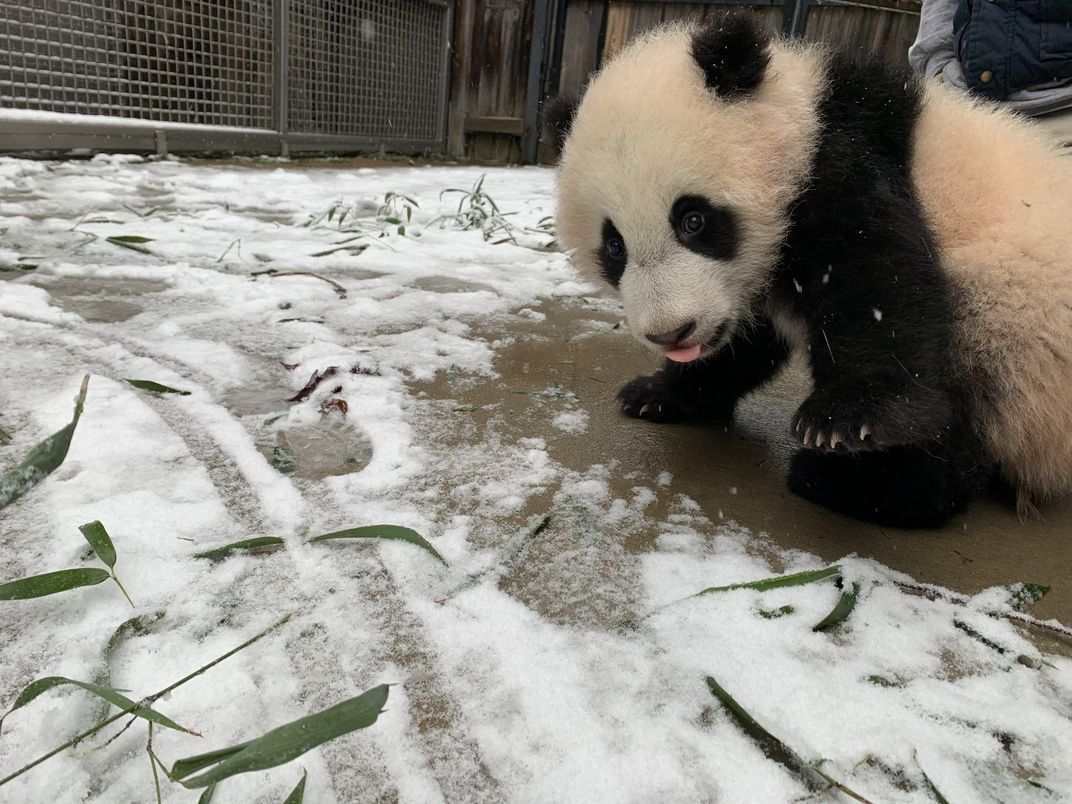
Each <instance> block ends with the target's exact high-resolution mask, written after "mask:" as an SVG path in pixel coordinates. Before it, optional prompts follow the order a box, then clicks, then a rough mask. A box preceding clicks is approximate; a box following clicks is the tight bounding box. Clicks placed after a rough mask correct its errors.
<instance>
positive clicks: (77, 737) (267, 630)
mask: <svg viewBox="0 0 1072 804" xmlns="http://www.w3.org/2000/svg"><path fill="white" fill-rule="evenodd" d="M292 616H293V615H292V614H286V615H285V616H283V617H282V618H281V619H280V620H277V621H276V622H275V623H273V624H272V625H270V626H268V627H267V628H265V629H264V630H263V631H261V632H260V633H259V634H257V635H255V636H253V637H250V638H249V639H247V640H246V641H245V642H243V643H242V644H241V645H238V646H237V647H234V648H231V649H230V650H229V651H227V652H226V653H224V654H223V655H222V656H217V657H216V658H215V659H213V660H212V661H211V662H209V663H208V664H204V665H201V667H199V668H197V669H196V670H194V671H193V672H192V673H188V674H186V675H185V676H183V677H182V678H180V679H179V680H178V681H175V682H173V683H171V684H168V685H167V686H166V687H164V688H163V689H162V690H160V691H158V692H155V693H153V694H152V695H150V696H149V697H147V698H145V700H146V701H148V702H153V701H156V700H157V699H158V698H162V697H164V696H165V695H167V694H168V693H169V692H171V691H173V690H176V689H178V688H179V687H181V686H182V685H183V684H185V683H186V682H188V681H191V680H193V679H195V678H197V677H198V676H200V675H203V674H204V673H206V672H208V671H209V670H211V669H212V668H213V667H215V666H216V665H218V664H219V663H220V662H222V661H224V660H226V659H229V658H230V657H232V656H234V655H235V654H236V653H238V652H239V651H242V650H245V649H246V648H248V647H249V646H250V645H252V644H253V643H254V642H257V641H259V640H261V639H264V638H265V637H266V636H268V634H270V633H272V631H275V630H276V629H277V628H281V627H282V626H284V625H286V624H287V623H288V622H290V618H291V617H292ZM137 707H138V704H136V703H134V702H131V705H130V706H127V707H124V708H123V710H122V711H120V712H117V713H116V714H114V715H112V716H111V717H108V718H105V719H104V720H102V721H100V722H99V723H97V724H95V725H93V726H91V727H90V728H88V729H86V730H85V731H83V732H81V733H80V734H76V735H75V736H74V737H72V738H71V739H69V740H68V741H67V742H65V743H64V744H63V745H60V746H57V747H56V748H53V749H52V750H51V751H49V752H48V753H46V754H42V755H41V756H39V757H38V758H37V759H35V760H33V761H32V762H29V763H27V764H26V765H23V766H22V767H21V768H19V769H18V770H16V771H14V772H12V773H9V774H8V775H7V776H5V777H4V778H2V779H0V787H3V786H4V785H5V784H7V783H8V782H10V781H13V780H15V779H18V778H19V777H20V776H22V775H23V774H24V773H29V772H30V771H31V770H33V769H34V768H36V767H37V766H38V765H40V764H41V763H43V762H46V761H48V760H49V759H51V758H52V757H54V756H56V754H59V753H61V752H63V751H66V750H67V749H68V748H70V747H71V746H74V745H78V743H80V742H82V740H84V739H86V738H87V737H91V736H93V735H94V734H96V733H97V732H98V731H100V730H101V729H103V728H104V727H105V726H108V725H110V724H112V723H115V721H117V720H119V718H121V717H124V716H126V715H128V714H130V713H132V712H133V711H134V709H136V708H137Z"/></svg>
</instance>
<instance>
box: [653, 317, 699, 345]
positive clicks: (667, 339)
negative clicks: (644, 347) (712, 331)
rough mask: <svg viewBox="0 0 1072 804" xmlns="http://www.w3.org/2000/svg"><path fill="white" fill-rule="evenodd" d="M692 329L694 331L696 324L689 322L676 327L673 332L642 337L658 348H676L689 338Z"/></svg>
mask: <svg viewBox="0 0 1072 804" xmlns="http://www.w3.org/2000/svg"><path fill="white" fill-rule="evenodd" d="M694 329H696V322H695V321H690V322H688V323H687V324H684V325H682V326H680V327H678V328H677V329H675V330H674V331H673V332H664V333H662V334H661V335H652V334H651V333H650V332H649V333H648V334H646V335H645V336H644V337H645V338H647V339H648V340H649V341H651V342H652V343H656V344H658V345H659V346H677V345H678V344H679V343H681V342H682V341H683V340H685V338H687V337H689V335H691V334H692V331H693V330H694Z"/></svg>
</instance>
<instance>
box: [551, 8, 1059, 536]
mask: <svg viewBox="0 0 1072 804" xmlns="http://www.w3.org/2000/svg"><path fill="white" fill-rule="evenodd" d="M552 126H553V127H554V130H555V131H556V132H557V134H558V135H559V140H560V145H561V148H562V150H561V154H560V159H559V165H558V172H557V182H558V214H557V218H556V220H557V224H558V231H559V237H560V241H561V243H562V244H563V246H564V248H565V249H566V250H567V251H568V252H569V253H570V254H571V255H572V259H573V261H574V263H575V264H576V265H578V266H579V267H580V269H581V270H582V271H583V272H585V273H587V274H588V275H590V276H591V277H593V278H594V277H601V278H602V279H604V280H606V281H607V282H609V283H610V284H611V285H613V286H614V287H615V288H617V289H618V290H619V291H620V292H621V297H622V300H623V303H624V307H625V311H626V314H627V318H628V321H629V325H630V328H631V329H632V330H633V332H634V334H635V335H636V336H637V337H638V338H639V339H640V340H641V342H643V343H645V344H647V345H649V346H650V347H652V348H653V349H655V350H657V351H659V352H661V353H663V354H664V355H665V357H666V358H667V361H666V366H665V368H664V369H663V370H662V371H659V372H658V373H656V374H654V375H651V376H646V377H639V378H637V379H635V380H633V381H632V382H630V383H628V384H626V385H625V386H624V387H623V388H622V390H621V392H620V393H619V396H618V398H619V400H620V402H621V404H622V407H623V409H624V410H625V412H626V413H628V414H629V415H631V416H634V417H638V418H642V419H648V420H651V421H677V420H683V419H705V418H709V419H718V418H726V417H728V416H731V415H732V412H733V409H734V406H735V404H736V402H737V400H738V399H739V398H740V397H741V396H742V395H744V394H747V393H748V392H750V391H752V390H754V389H756V388H758V387H759V386H761V385H762V384H763V383H765V382H766V381H767V380H768V379H770V378H771V377H772V376H773V375H774V374H775V373H776V372H777V371H778V370H779V368H780V367H781V366H782V365H783V364H784V363H785V361H786V359H787V357H788V356H789V354H790V351H791V349H794V348H797V349H806V350H807V353H808V361H809V364H810V369H811V375H812V380H813V387H812V391H811V395H810V396H809V397H808V398H807V399H806V400H805V401H804V403H803V404H802V405H801V406H800V409H799V410H798V411H797V414H796V416H795V418H794V419H793V421H792V423H791V429H792V432H793V433H794V434H796V436H797V437H798V438H799V440H800V441H801V442H802V444H803V449H801V450H800V451H799V452H798V453H797V454H796V455H795V456H794V458H793V460H792V462H791V466H790V472H789V487H790V489H791V490H792V491H794V492H795V493H797V494H799V495H800V496H802V497H805V498H807V499H809V500H812V501H814V502H817V503H820V504H822V505H825V506H827V507H829V508H832V509H835V510H839V511H842V512H845V513H848V514H851V515H854V516H857V517H861V518H864V519H868V520H872V521H876V522H879V523H885V524H892V525H898V526H902V527H934V526H938V525H941V524H942V523H943V522H945V521H946V520H947V519H948V518H949V516H950V515H952V514H953V513H955V512H957V511H959V510H960V509H962V508H963V507H964V506H965V504H966V503H967V502H968V500H969V499H970V498H971V497H972V496H973V495H974V494H976V493H978V492H979V491H980V490H981V489H982V488H983V487H984V486H985V485H986V484H987V483H989V482H991V481H992V480H994V479H995V478H997V477H998V476H999V475H1000V477H1003V478H1004V479H1005V481H1007V483H1008V484H1009V485H1011V487H1012V488H1013V489H1015V491H1016V494H1017V501H1018V506H1019V507H1020V509H1021V511H1024V510H1029V509H1031V507H1032V506H1033V505H1034V503H1035V502H1037V501H1040V500H1044V499H1046V498H1050V497H1054V496H1057V495H1061V494H1064V493H1066V492H1068V491H1069V490H1070V488H1072V158H1068V157H1062V156H1060V155H1059V154H1058V152H1057V151H1056V149H1055V148H1054V147H1052V146H1050V145H1049V144H1047V142H1046V141H1045V140H1044V138H1043V137H1042V135H1040V134H1039V133H1038V132H1037V131H1036V130H1035V129H1034V128H1033V127H1032V126H1031V124H1029V123H1027V122H1024V121H1022V120H1021V119H1020V118H1017V117H1015V116H1014V115H1012V114H1011V113H1007V112H1003V111H1001V110H999V109H997V108H995V107H992V106H984V105H982V104H980V103H976V102H973V101H972V100H970V99H968V98H966V97H963V96H961V95H959V94H954V93H953V92H951V91H947V90H945V89H943V88H942V87H941V86H924V85H923V84H921V83H920V82H919V81H918V80H917V79H916V78H915V77H913V76H912V75H911V74H909V73H907V72H905V71H902V70H900V69H897V68H893V67H891V66H889V65H886V64H882V63H880V62H877V61H870V60H867V59H863V58H858V57H854V56H848V55H846V54H843V53H840V52H837V51H834V50H831V49H828V48H826V47H824V46H819V45H802V44H800V43H797V42H789V41H781V40H772V39H771V38H770V37H769V36H768V35H767V33H766V32H765V31H764V30H763V28H762V27H761V26H760V25H759V24H758V23H757V21H756V20H755V19H754V18H753V17H751V16H750V15H747V14H731V15H727V16H720V17H718V18H715V19H713V20H708V21H707V22H705V23H704V24H700V25H697V24H685V25H673V26H669V27H663V28H660V29H656V30H655V31H653V32H652V33H650V34H648V35H646V36H644V37H641V38H639V39H637V40H636V41H634V42H633V43H631V44H630V45H628V46H627V47H626V48H625V49H624V50H622V51H621V52H620V53H619V54H618V55H617V56H616V57H615V58H614V59H613V60H612V61H611V62H610V63H609V64H607V65H606V66H605V67H604V68H603V69H602V70H601V71H600V72H599V73H598V74H596V75H595V76H594V77H593V78H592V80H591V82H590V83H589V85H588V87H587V89H586V91H585V92H584V95H583V98H582V99H581V102H580V103H579V105H577V106H576V107H574V108H571V109H562V108H560V110H559V112H558V115H557V119H555V120H552Z"/></svg>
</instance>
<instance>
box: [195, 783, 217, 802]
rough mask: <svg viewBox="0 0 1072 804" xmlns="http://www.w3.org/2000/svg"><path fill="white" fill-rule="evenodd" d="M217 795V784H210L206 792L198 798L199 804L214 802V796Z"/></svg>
mask: <svg viewBox="0 0 1072 804" xmlns="http://www.w3.org/2000/svg"><path fill="white" fill-rule="evenodd" d="M214 795H216V785H214V784H210V785H209V786H208V787H206V788H205V792H203V793H202V794H201V796H200V797H199V798H198V799H197V804H212V797H213V796H214Z"/></svg>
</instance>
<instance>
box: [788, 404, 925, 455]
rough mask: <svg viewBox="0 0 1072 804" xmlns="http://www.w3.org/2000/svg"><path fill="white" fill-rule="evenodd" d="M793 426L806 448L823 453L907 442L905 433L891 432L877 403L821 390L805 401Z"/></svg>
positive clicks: (864, 450)
mask: <svg viewBox="0 0 1072 804" xmlns="http://www.w3.org/2000/svg"><path fill="white" fill-rule="evenodd" d="M792 427H793V433H794V435H796V437H797V438H799V439H800V442H801V443H802V444H803V445H804V446H805V447H810V448H812V449H818V450H822V451H823V452H841V453H850V452H870V451H873V450H880V449H885V448H887V447H889V446H890V445H891V444H894V443H902V442H903V441H904V439H903V438H902V437H901V434H899V433H896V432H890V428H889V427H888V425H887V422H886V417H884V416H883V415H882V414H881V411H880V410H879V409H878V406H877V405H874V404H872V403H871V402H869V401H868V400H866V399H859V398H856V399H852V398H837V397H833V398H832V397H830V396H829V395H827V394H823V393H819V392H816V393H814V394H812V395H811V396H810V397H808V398H807V399H806V400H804V404H802V405H801V406H800V409H799V410H797V415H796V416H795V417H794V418H793V425H792ZM912 440H914V439H912Z"/></svg>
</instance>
